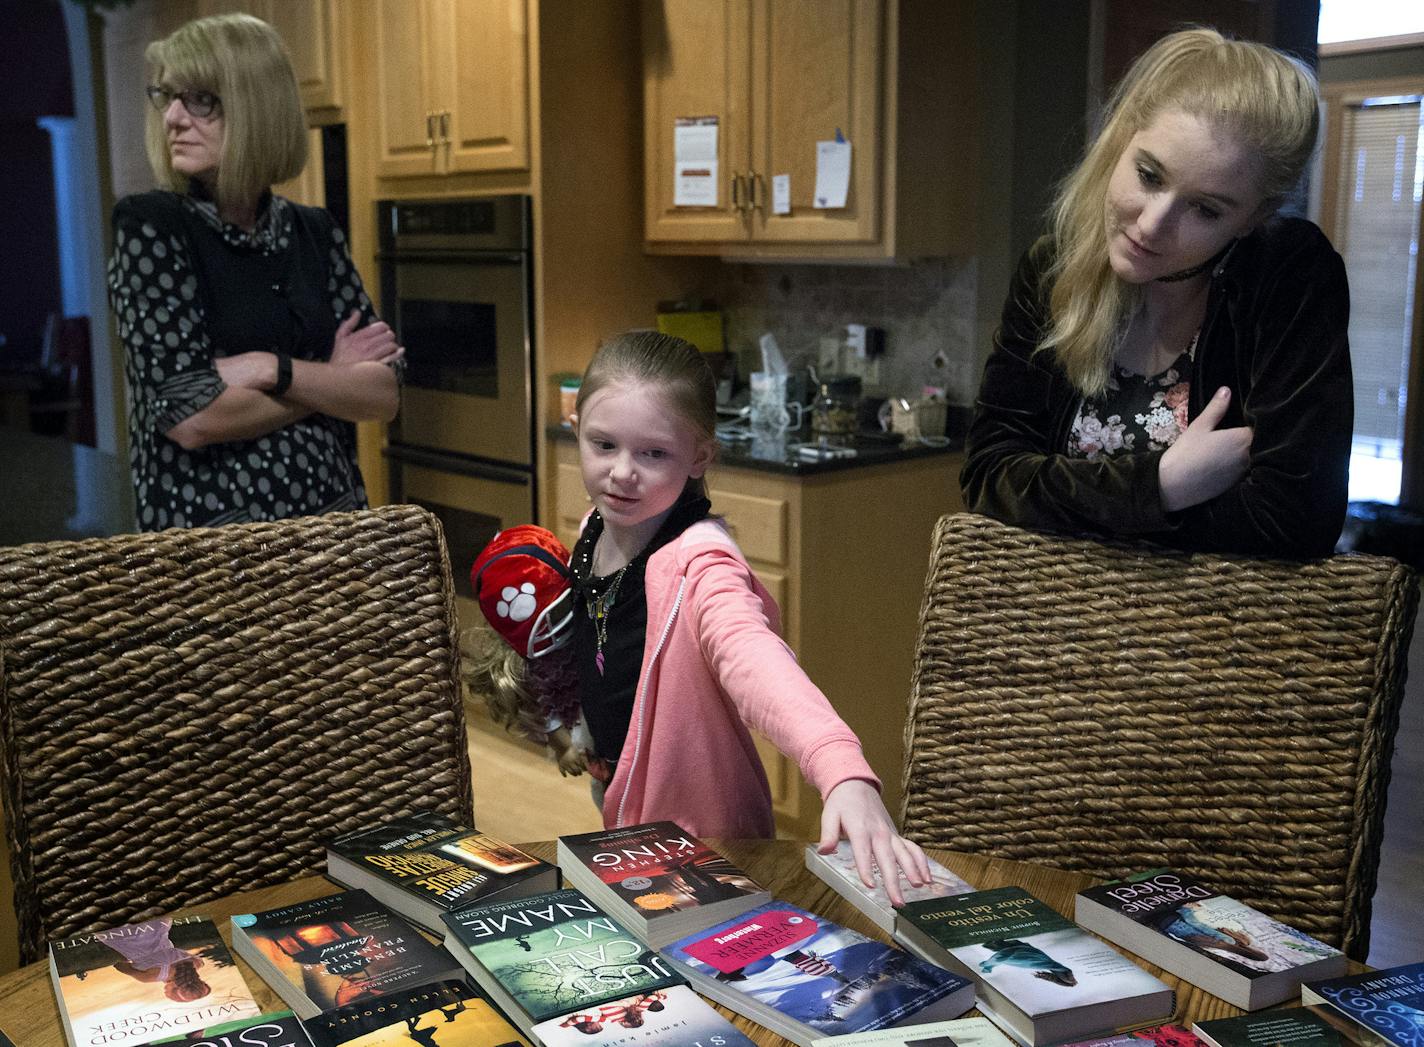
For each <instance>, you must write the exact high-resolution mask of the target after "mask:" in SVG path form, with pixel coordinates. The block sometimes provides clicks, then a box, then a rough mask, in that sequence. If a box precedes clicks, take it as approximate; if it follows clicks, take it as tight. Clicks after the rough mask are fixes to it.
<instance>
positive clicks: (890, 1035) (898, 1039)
mask: <svg viewBox="0 0 1424 1047" xmlns="http://www.w3.org/2000/svg"><path fill="white" fill-rule="evenodd" d="M811 1047H1014V1045H1013V1041H1012V1040H1010V1039H1009V1038H1008V1037H1006V1036H1005V1035H1004V1034H1003V1033H1001V1032H1000V1031H999V1029H998V1027H997V1026H996V1025H994V1023H993V1022H991V1021H989V1019H987V1018H956V1019H954V1020H953V1021H948V1022H929V1023H927V1024H925V1025H908V1026H906V1027H905V1028H903V1029H880V1030H878V1031H877V1032H860V1033H852V1034H851V1035H849V1036H823V1037H821V1038H820V1039H819V1040H812V1041H811Z"/></svg>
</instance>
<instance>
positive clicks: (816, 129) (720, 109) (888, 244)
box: [643, 0, 976, 259]
mask: <svg viewBox="0 0 1424 1047" xmlns="http://www.w3.org/2000/svg"><path fill="white" fill-rule="evenodd" d="M971 25H972V3H971V2H970V0H818V2H817V3H814V4H807V3H805V2H803V0H644V5H643V61H644V68H643V83H644V119H645V129H644V135H645V137H644V149H645V157H644V163H645V174H646V186H645V194H646V200H645V206H646V216H645V229H646V236H647V243H648V249H649V250H650V251H654V252H666V253H693V254H720V255H723V256H724V257H727V258H729V259H743V258H757V257H768V258H774V257H789V258H795V257H818V258H849V259H854V258H897V257H915V256H921V255H928V254H949V253H966V252H969V251H971V250H972V247H973V238H972V228H973V221H972V212H971V209H970V193H971V192H972V184H973V171H972V170H971V169H970V167H971V165H972V163H973V153H974V150H973V149H972V148H971V147H970V144H971V143H970V141H969V136H970V135H971V134H972V127H973V113H974V108H973V107H974V105H975V99H974V90H975V87H974V85H975V79H976V78H975V66H974V63H975V55H974V52H973V49H972V47H971V46H969V42H968V28H969V27H970V26H971ZM693 116H703V117H705V116H716V117H717V118H718V142H717V150H718V186H717V194H718V197H717V204H716V206H714V207H680V206H677V205H676V204H675V203H674V186H675V177H674V176H675V146H674V126H675V121H676V120H677V118H679V117H693ZM838 130H839V131H840V132H841V134H842V135H843V136H844V137H845V138H846V140H848V141H849V142H850V143H851V177H850V190H849V193H848V195H847V199H846V205H845V206H844V207H840V208H830V209H819V208H815V207H813V206H812V196H813V191H814V188H815V183H816V143H817V142H818V141H825V140H831V139H834V137H835V135H836V132H837V131H838ZM777 175H788V176H789V177H790V188H791V193H790V196H791V208H790V212H789V213H787V214H782V215H777V214H774V213H773V209H772V179H773V177H774V176H777Z"/></svg>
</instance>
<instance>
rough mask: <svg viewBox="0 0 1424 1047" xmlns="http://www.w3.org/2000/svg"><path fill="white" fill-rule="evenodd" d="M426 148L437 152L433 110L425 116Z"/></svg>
mask: <svg viewBox="0 0 1424 1047" xmlns="http://www.w3.org/2000/svg"><path fill="white" fill-rule="evenodd" d="M425 148H427V149H429V150H430V151H431V152H432V153H433V152H434V151H435V111H434V110H433V109H432V110H430V111H429V112H427V113H426V114H425Z"/></svg>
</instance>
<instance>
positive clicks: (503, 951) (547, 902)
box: [443, 889, 684, 1034]
mask: <svg viewBox="0 0 1424 1047" xmlns="http://www.w3.org/2000/svg"><path fill="white" fill-rule="evenodd" d="M443 919H444V921H445V925H446V926H447V927H448V928H449V933H447V934H446V936H445V947H446V948H447V949H448V950H449V951H450V952H451V953H453V954H454V956H455V957H457V958H458V959H459V961H460V963H461V964H463V965H464V966H465V968H466V969H468V970H469V972H470V974H472V975H473V976H474V978H475V981H477V982H478V983H479V984H480V987H481V988H482V989H484V990H485V992H486V993H488V994H489V997H490V999H491V1000H493V1001H494V1002H495V1004H496V1005H497V1006H498V1007H499V1008H500V1009H501V1010H503V1011H504V1013H505V1014H506V1015H507V1016H508V1017H509V1019H510V1020H511V1021H513V1022H514V1024H515V1025H516V1026H518V1027H519V1029H520V1030H521V1031H522V1032H524V1033H525V1034H529V1033H530V1032H531V1031H532V1030H533V1028H534V1026H535V1025H538V1024H539V1023H540V1022H544V1021H548V1020H549V1019H550V1018H562V1017H564V1016H566V1015H569V1014H572V1013H573V1012H575V1011H587V1010H589V1009H591V1008H597V1007H598V1006H599V1005H600V1004H604V1003H609V1002H610V1001H613V1000H620V999H623V998H625V997H628V996H635V995H641V994H645V993H651V992H656V991H658V990H662V989H666V988H668V987H669V986H673V985H681V984H682V983H683V981H684V979H683V978H682V977H681V976H680V975H679V974H677V972H675V971H674V970H673V969H672V968H671V967H670V966H669V965H668V964H667V963H666V961H664V960H663V958H662V957H661V956H659V955H658V954H657V953H655V952H653V951H652V950H650V949H649V948H648V947H647V946H646V945H644V944H643V943H642V942H641V941H639V940H638V939H637V937H636V936H634V935H633V934H631V933H630V932H629V931H628V930H626V929H625V928H623V927H621V926H620V925H619V924H618V923H617V922H616V921H615V920H614V919H613V918H612V917H610V916H609V915H608V914H607V913H605V912H604V911H603V910H601V909H600V908H599V907H598V906H596V905H594V904H593V902H592V901H590V900H589V899H588V898H587V897H585V896H584V895H583V894H582V893H580V892H579V891H576V890H572V889H564V890H561V891H552V892H550V893H549V894H538V895H535V896H533V897H532V898H519V899H515V900H511V901H507V902H491V903H490V904H488V905H479V906H476V907H475V908H473V909H461V910H459V911H458V912H453V913H446V914H445V916H444V917H443Z"/></svg>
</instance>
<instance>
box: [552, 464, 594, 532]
mask: <svg viewBox="0 0 1424 1047" xmlns="http://www.w3.org/2000/svg"><path fill="white" fill-rule="evenodd" d="M554 505H555V506H556V507H557V511H558V514H559V523H560V524H562V525H563V526H564V527H568V528H571V529H572V530H573V532H574V534H578V525H579V521H580V520H582V519H583V514H584V513H586V512H588V492H587V491H585V490H584V487H583V473H582V472H580V471H579V467H578V466H577V465H569V464H568V463H567V462H560V463H559V473H558V477H557V478H556V479H555V480H554ZM554 529H555V530H560V529H561V528H558V527H556V528H554Z"/></svg>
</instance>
